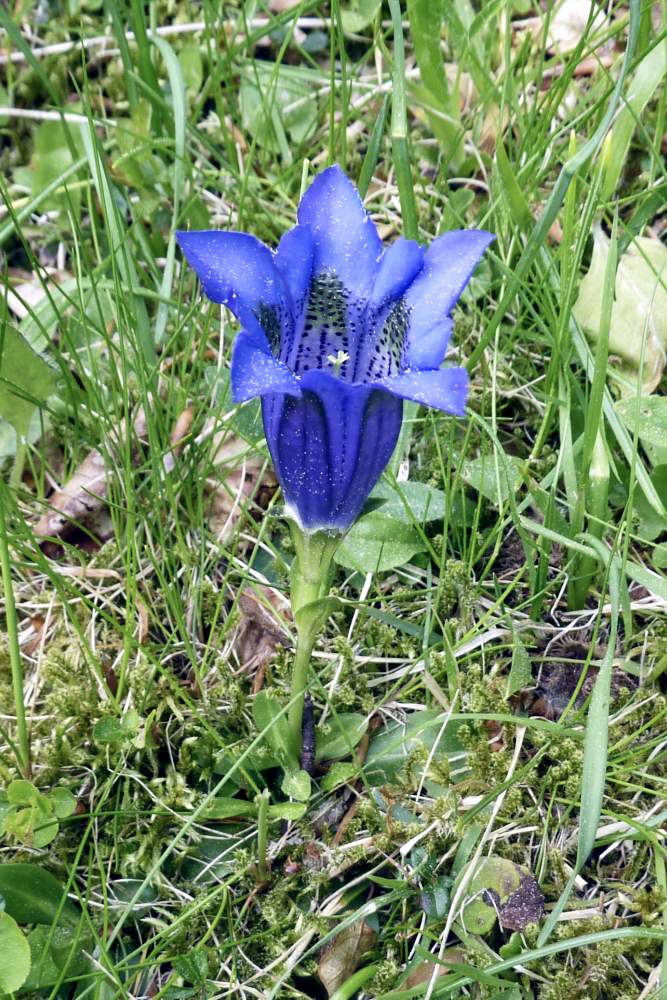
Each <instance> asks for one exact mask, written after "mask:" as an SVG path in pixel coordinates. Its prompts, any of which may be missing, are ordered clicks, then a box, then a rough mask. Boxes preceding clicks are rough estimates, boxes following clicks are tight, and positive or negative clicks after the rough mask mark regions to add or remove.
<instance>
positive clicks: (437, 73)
mask: <svg viewBox="0 0 667 1000" xmlns="http://www.w3.org/2000/svg"><path fill="white" fill-rule="evenodd" d="M407 7H408V17H409V19H410V33H411V35H412V43H413V45H414V50H415V55H416V57H417V64H418V66H419V75H420V77H421V81H422V84H423V88H422V89H423V91H424V98H425V101H424V103H425V105H426V114H427V115H428V121H429V125H430V127H431V131H432V132H433V134H434V135H435V137H436V139H437V140H438V142H439V143H440V145H441V147H442V149H443V152H444V153H445V155H446V156H447V157H448V159H449V160H450V161H451V160H453V162H454V163H457V162H458V156H459V155H460V152H459V146H460V143H461V139H462V138H463V129H462V128H461V124H460V117H461V108H460V101H459V87H458V82H457V83H456V84H455V85H454V86H452V87H451V88H450V86H449V83H448V81H447V76H446V74H445V60H444V57H443V52H442V49H441V47H440V37H441V32H442V27H443V23H444V21H445V17H446V13H445V3H444V0H408V5H407ZM419 96H421V95H419ZM429 106H431V107H433V108H434V110H435V111H436V112H440V114H432V113H430V112H429Z"/></svg>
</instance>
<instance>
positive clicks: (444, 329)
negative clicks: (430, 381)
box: [409, 319, 454, 368]
mask: <svg viewBox="0 0 667 1000" xmlns="http://www.w3.org/2000/svg"><path fill="white" fill-rule="evenodd" d="M453 326H454V323H453V321H452V320H451V319H446V320H445V321H444V323H438V325H437V326H434V327H433V329H432V330H429V331H428V333H423V334H422V335H421V337H419V338H418V339H417V340H416V341H415V343H414V344H411V345H410V348H409V351H410V366H411V367H412V368H438V366H439V365H440V364H441V362H442V360H443V358H444V356H445V353H446V351H447V344H448V343H449V338H450V337H451V335H452V327H453Z"/></svg>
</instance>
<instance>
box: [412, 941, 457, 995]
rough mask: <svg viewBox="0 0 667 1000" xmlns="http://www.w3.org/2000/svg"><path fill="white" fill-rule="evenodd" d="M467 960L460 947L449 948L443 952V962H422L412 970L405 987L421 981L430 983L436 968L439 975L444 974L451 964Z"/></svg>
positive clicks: (415, 984)
mask: <svg viewBox="0 0 667 1000" xmlns="http://www.w3.org/2000/svg"><path fill="white" fill-rule="evenodd" d="M464 961H465V955H464V954H463V952H462V951H459V949H458V948H447V949H446V951H444V952H443V955H442V960H441V962H438V963H437V965H436V963H435V962H422V963H421V964H420V965H418V966H417V967H416V968H415V969H413V970H412V972H411V973H410V975H409V976H408V978H407V979H406V980H405V982H404V983H403V987H404V988H405V989H410V988H411V987H412V986H419V985H421V983H428V982H430V980H431V977H432V976H433V972H434V970H435V969H436V968H437V970H438V977H440V976H444V975H445V974H446V973H447V972H448V971H449V966H452V965H459V964H460V963H461V962H464Z"/></svg>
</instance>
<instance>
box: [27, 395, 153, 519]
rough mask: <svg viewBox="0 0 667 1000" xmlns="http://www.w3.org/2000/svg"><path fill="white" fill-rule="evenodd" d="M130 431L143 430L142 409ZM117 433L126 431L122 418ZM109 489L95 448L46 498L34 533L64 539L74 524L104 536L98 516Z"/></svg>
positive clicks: (142, 433)
mask: <svg viewBox="0 0 667 1000" xmlns="http://www.w3.org/2000/svg"><path fill="white" fill-rule="evenodd" d="M133 431H134V434H135V436H136V438H137V439H138V440H139V439H141V438H143V437H144V436H145V434H146V414H145V412H144V410H143V409H141V410H139V412H138V413H137V416H136V417H135V420H134V424H133ZM120 433H121V435H123V434H124V433H125V422H123V424H121V430H120ZM108 489H109V478H108V473H107V465H106V463H105V459H104V456H103V455H102V452H101V451H99V450H98V449H97V448H94V449H93V450H92V451H91V452H89V454H88V455H86V457H85V458H84V460H83V462H82V463H81V465H80V466H79V467H78V468H77V470H76V471H75V472H74V474H73V475H72V476H71V477H70V478H69V479H68V481H67V482H66V483H65V485H64V486H63V487H62V489H60V490H56V492H55V493H54V494H53V495H52V496H51V497H50V498H49V502H48V503H49V505H48V509H47V510H46V511H45V512H44V513H43V514H42V516H41V517H40V519H39V521H38V522H37V524H36V525H35V535H36V536H37V537H38V538H44V539H47V538H62V539H64V538H67V536H68V535H69V534H71V532H72V531H74V530H75V529H76V528H77V527H80V526H85V527H86V528H88V529H90V530H92V529H93V528H94V527H96V528H97V530H96V531H95V533H96V534H97V535H98V536H100V537H105V530H104V528H103V527H102V523H103V522H101V521H99V518H105V517H106V497H107V492H108ZM96 519H97V520H96ZM108 523H110V522H108ZM106 537H108V536H106Z"/></svg>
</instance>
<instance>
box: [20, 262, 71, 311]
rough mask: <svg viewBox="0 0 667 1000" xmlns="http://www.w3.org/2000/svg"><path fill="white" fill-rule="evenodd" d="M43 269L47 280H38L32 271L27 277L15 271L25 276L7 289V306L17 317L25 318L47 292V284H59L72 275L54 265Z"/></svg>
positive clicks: (22, 275) (22, 274)
mask: <svg viewBox="0 0 667 1000" xmlns="http://www.w3.org/2000/svg"><path fill="white" fill-rule="evenodd" d="M44 270H45V272H46V274H47V275H48V281H44V279H41V280H40V278H39V277H38V276H37V275H36V274H35V273H34V272H32V274H31V275H30V276H29V277H28V276H27V275H24V273H22V272H16V273H17V274H20V275H21V277H25V280H24V281H20V282H19V283H18V284H15V285H13V286H10V287H9V288H8V289H7V306H8V308H9V309H11V311H12V312H13V313H14V315H15V316H16V318H17V319H19V320H21V319H25V317H26V316H29V315H30V312H31V311H32V310H33V309H34V308H35V306H36V305H38V304H39V303H40V302H41V301H42V299H43V298H44V297H45V295H46V294H47V291H48V288H49V286H52V285H60V284H62V283H63V282H64V281H68V280H69V279H70V278H72V277H73V275H71V274H69V273H68V272H67V271H59V270H57V269H56V268H54V267H47V268H45V269H44ZM10 277H11V275H10Z"/></svg>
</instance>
